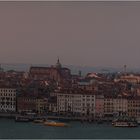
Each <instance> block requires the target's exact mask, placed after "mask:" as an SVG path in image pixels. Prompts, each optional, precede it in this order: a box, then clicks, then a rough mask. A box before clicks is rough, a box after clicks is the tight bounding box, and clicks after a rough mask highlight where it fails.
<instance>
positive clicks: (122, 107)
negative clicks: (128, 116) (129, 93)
mask: <svg viewBox="0 0 140 140" xmlns="http://www.w3.org/2000/svg"><path fill="white" fill-rule="evenodd" d="M113 108H114V113H127V112H128V100H127V99H125V98H114V99H113Z"/></svg>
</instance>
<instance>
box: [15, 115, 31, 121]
mask: <svg viewBox="0 0 140 140" xmlns="http://www.w3.org/2000/svg"><path fill="white" fill-rule="evenodd" d="M15 121H16V122H29V121H30V120H29V118H26V117H23V116H18V117H16V118H15Z"/></svg>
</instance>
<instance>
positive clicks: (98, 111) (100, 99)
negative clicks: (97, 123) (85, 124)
mask: <svg viewBox="0 0 140 140" xmlns="http://www.w3.org/2000/svg"><path fill="white" fill-rule="evenodd" d="M95 116H96V118H102V117H104V95H96V101H95Z"/></svg>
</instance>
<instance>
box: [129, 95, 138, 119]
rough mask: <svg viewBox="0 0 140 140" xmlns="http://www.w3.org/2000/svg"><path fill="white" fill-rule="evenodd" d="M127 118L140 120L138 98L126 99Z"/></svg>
mask: <svg viewBox="0 0 140 140" xmlns="http://www.w3.org/2000/svg"><path fill="white" fill-rule="evenodd" d="M128 116H129V117H134V118H140V97H139V96H137V97H129V98H128Z"/></svg>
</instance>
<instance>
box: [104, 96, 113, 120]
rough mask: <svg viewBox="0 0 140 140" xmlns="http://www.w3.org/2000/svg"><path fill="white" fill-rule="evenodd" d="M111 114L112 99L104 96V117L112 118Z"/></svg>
mask: <svg viewBox="0 0 140 140" xmlns="http://www.w3.org/2000/svg"><path fill="white" fill-rule="evenodd" d="M113 113H114V106H113V97H112V96H105V97H104V117H106V118H112V117H113Z"/></svg>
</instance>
